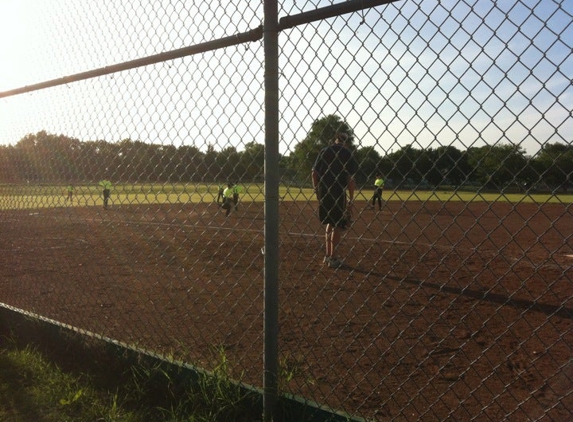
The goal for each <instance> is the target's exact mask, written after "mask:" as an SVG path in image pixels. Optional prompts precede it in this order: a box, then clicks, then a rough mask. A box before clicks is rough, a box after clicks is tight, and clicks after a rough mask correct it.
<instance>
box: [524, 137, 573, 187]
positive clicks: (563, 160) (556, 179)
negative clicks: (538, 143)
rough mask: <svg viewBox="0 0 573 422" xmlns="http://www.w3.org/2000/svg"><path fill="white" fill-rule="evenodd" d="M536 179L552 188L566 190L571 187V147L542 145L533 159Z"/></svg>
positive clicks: (572, 160)
mask: <svg viewBox="0 0 573 422" xmlns="http://www.w3.org/2000/svg"><path fill="white" fill-rule="evenodd" d="M533 166H534V168H535V171H536V173H537V179H541V180H543V181H545V183H547V184H548V185H549V186H552V187H554V188H559V187H562V188H563V189H565V190H567V188H569V187H570V186H571V185H573V145H571V144H569V145H567V144H560V143H554V144H547V145H544V146H543V147H542V148H541V150H540V151H539V153H538V154H537V156H536V157H535V158H534V159H533Z"/></svg>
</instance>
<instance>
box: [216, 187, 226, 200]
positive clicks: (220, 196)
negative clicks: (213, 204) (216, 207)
mask: <svg viewBox="0 0 573 422" xmlns="http://www.w3.org/2000/svg"><path fill="white" fill-rule="evenodd" d="M224 192H225V186H224V185H223V184H222V183H219V190H218V191H217V204H220V203H221V201H223V200H224V199H225V195H224V194H223V193H224Z"/></svg>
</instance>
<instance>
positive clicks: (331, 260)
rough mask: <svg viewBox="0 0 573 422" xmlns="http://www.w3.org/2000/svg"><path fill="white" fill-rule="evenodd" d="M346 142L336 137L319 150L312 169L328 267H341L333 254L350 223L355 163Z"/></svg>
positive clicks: (343, 138)
mask: <svg viewBox="0 0 573 422" xmlns="http://www.w3.org/2000/svg"><path fill="white" fill-rule="evenodd" d="M347 143H348V135H346V134H345V133H339V134H337V135H336V137H335V139H334V143H333V144H332V145H330V146H328V147H326V148H324V149H323V150H322V151H320V153H319V154H318V157H317V159H316V162H315V163H314V167H313V169H312V184H313V186H314V191H315V193H316V196H317V197H318V201H319V207H318V215H319V218H320V222H321V223H322V224H324V225H325V226H326V237H325V246H326V251H325V256H324V260H323V262H324V263H325V264H327V265H328V266H329V267H330V268H339V267H341V266H342V261H341V260H340V259H338V258H337V257H336V256H335V251H336V246H337V245H338V243H339V242H340V236H341V231H342V230H344V229H345V228H346V226H347V225H348V224H349V219H348V214H347V211H348V212H351V211H352V203H353V201H354V173H356V170H357V164H356V161H355V160H354V157H353V156H352V152H351V151H350V150H349V149H348V148H347ZM347 191H348V201H347V198H346V193H347Z"/></svg>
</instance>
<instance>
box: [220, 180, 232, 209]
mask: <svg viewBox="0 0 573 422" xmlns="http://www.w3.org/2000/svg"><path fill="white" fill-rule="evenodd" d="M234 193H235V191H234V189H233V184H232V183H229V184H228V185H227V187H226V188H225V190H224V191H223V204H222V205H221V208H223V209H224V210H227V212H226V213H225V217H228V216H229V214H231V208H233V206H234V204H233V195H234Z"/></svg>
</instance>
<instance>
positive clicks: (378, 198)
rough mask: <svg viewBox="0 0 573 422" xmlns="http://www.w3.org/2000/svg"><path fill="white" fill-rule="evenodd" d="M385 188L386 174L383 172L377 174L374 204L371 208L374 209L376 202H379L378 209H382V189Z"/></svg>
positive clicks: (373, 197)
mask: <svg viewBox="0 0 573 422" xmlns="http://www.w3.org/2000/svg"><path fill="white" fill-rule="evenodd" d="M383 190H384V176H383V175H382V174H380V173H379V174H378V175H376V180H375V181H374V195H373V196H372V205H371V206H370V208H372V209H374V206H375V205H376V202H378V211H381V210H382V191H383Z"/></svg>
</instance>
